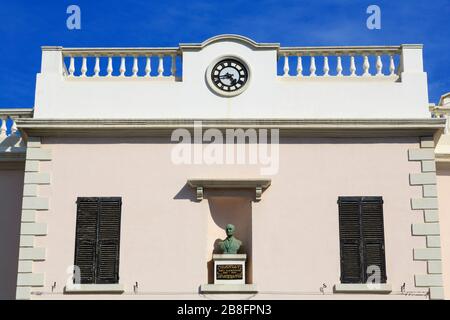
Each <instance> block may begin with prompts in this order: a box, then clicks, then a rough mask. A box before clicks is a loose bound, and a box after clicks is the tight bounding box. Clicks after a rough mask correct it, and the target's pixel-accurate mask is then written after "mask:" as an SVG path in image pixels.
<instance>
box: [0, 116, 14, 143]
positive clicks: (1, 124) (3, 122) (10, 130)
mask: <svg viewBox="0 0 450 320" xmlns="http://www.w3.org/2000/svg"><path fill="white" fill-rule="evenodd" d="M15 135H18V131H17V125H16V122H15V121H14V119H13V118H11V117H9V116H1V117H0V137H2V138H6V137H8V136H15Z"/></svg>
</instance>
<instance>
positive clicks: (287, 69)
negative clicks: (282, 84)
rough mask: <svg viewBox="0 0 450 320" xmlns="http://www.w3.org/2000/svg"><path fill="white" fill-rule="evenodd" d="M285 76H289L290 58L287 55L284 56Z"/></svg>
mask: <svg viewBox="0 0 450 320" xmlns="http://www.w3.org/2000/svg"><path fill="white" fill-rule="evenodd" d="M283 76H285V77H288V76H289V56H288V55H287V53H286V54H285V55H284V66H283Z"/></svg>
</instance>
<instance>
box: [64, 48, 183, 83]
mask: <svg viewBox="0 0 450 320" xmlns="http://www.w3.org/2000/svg"><path fill="white" fill-rule="evenodd" d="M62 52H63V57H64V64H65V67H66V69H65V70H66V73H67V74H66V76H68V77H77V78H85V77H105V78H106V77H132V78H136V77H139V78H143V77H147V78H149V77H175V76H176V72H177V56H180V51H179V50H178V49H177V48H121V49H96V48H92V49H73V48H64V49H62ZM166 62H167V63H168V65H170V68H168V67H166V66H165V65H166ZM152 64H153V65H154V66H157V67H155V69H152ZM152 70H155V72H154V73H153V72H152Z"/></svg>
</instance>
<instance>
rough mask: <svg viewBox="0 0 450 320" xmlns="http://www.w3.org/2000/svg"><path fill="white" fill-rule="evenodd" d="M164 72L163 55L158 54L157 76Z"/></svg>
mask: <svg viewBox="0 0 450 320" xmlns="http://www.w3.org/2000/svg"><path fill="white" fill-rule="evenodd" d="M163 72H164V63H163V55H162V54H160V55H159V63H158V77H162V76H163Z"/></svg>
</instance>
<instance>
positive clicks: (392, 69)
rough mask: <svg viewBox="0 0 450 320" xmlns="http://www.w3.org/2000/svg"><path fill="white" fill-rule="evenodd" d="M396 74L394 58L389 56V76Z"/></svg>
mask: <svg viewBox="0 0 450 320" xmlns="http://www.w3.org/2000/svg"><path fill="white" fill-rule="evenodd" d="M394 72H395V64H394V56H393V55H392V54H391V55H389V75H391V76H393V75H394Z"/></svg>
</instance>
